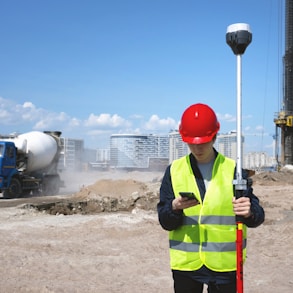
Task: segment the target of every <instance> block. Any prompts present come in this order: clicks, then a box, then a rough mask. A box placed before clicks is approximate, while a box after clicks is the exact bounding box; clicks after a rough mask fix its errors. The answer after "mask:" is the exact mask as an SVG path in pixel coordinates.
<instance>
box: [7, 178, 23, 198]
mask: <svg viewBox="0 0 293 293" xmlns="http://www.w3.org/2000/svg"><path fill="white" fill-rule="evenodd" d="M3 195H4V198H18V197H21V195H22V188H21V184H20V182H19V180H18V179H17V178H12V179H11V182H10V186H9V188H8V189H6V190H5V191H4V193H3Z"/></svg>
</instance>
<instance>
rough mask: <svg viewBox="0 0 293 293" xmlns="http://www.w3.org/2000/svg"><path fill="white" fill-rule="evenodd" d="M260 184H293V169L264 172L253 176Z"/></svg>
mask: <svg viewBox="0 0 293 293" xmlns="http://www.w3.org/2000/svg"><path fill="white" fill-rule="evenodd" d="M251 178H252V180H253V183H254V184H259V185H293V171H292V170H290V169H283V170H281V171H279V172H262V173H258V174H255V175H254V176H252V177H251Z"/></svg>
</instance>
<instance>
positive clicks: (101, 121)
mask: <svg viewBox="0 0 293 293" xmlns="http://www.w3.org/2000/svg"><path fill="white" fill-rule="evenodd" d="M84 125H85V126H86V127H110V128H118V127H129V126H130V125H131V123H130V122H129V121H127V120H125V119H124V118H122V117H120V116H119V115H117V114H114V115H112V116H111V114H105V113H103V114H100V115H95V114H90V115H89V117H88V119H87V120H85V121H84Z"/></svg>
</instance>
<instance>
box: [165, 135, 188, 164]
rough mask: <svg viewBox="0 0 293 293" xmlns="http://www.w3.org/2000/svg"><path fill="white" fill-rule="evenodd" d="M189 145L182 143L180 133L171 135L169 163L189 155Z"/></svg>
mask: <svg viewBox="0 0 293 293" xmlns="http://www.w3.org/2000/svg"><path fill="white" fill-rule="evenodd" d="M189 152H190V151H189V148H188V145H187V144H186V143H185V142H183V141H182V139H181V135H180V133H179V131H172V132H170V133H169V163H172V161H174V160H176V159H179V158H181V157H183V156H185V155H187V154H188V153H189Z"/></svg>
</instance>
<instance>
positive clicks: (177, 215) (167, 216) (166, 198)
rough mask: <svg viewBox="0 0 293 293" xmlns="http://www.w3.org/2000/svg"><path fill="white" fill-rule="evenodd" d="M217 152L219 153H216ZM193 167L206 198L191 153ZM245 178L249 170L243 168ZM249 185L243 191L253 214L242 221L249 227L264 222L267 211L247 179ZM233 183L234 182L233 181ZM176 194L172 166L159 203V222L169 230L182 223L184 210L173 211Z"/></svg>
mask: <svg viewBox="0 0 293 293" xmlns="http://www.w3.org/2000/svg"><path fill="white" fill-rule="evenodd" d="M216 154H217V153H216ZM190 162H191V167H192V170H193V173H194V176H195V180H196V182H197V185H198V187H199V191H200V194H201V197H202V199H203V200H204V194H205V191H206V190H205V184H204V182H203V179H202V175H201V173H200V171H199V169H198V167H197V162H196V159H195V157H194V156H193V155H192V154H190ZM243 178H244V179H247V172H245V170H243ZM247 182H248V184H247V185H248V186H247V189H246V190H244V191H243V196H246V197H249V198H250V202H251V212H252V216H251V217H249V218H243V219H242V222H243V223H244V224H245V225H246V226H247V227H251V228H254V227H257V226H259V225H260V224H262V223H263V222H264V219H265V213H264V210H263V208H262V207H261V206H260V204H259V200H258V198H257V197H256V196H255V195H254V194H253V189H252V187H251V185H252V183H251V180H247ZM231 184H232V183H231ZM174 198H175V195H174V191H173V188H172V182H171V174H170V166H168V168H167V169H166V171H165V174H164V177H163V180H162V184H161V187H160V201H159V203H158V205H157V210H158V216H159V222H160V224H161V226H162V227H163V228H164V229H165V230H168V231H172V230H175V229H177V228H178V227H179V226H181V224H182V220H183V212H182V211H173V210H172V201H173V200H174Z"/></svg>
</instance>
